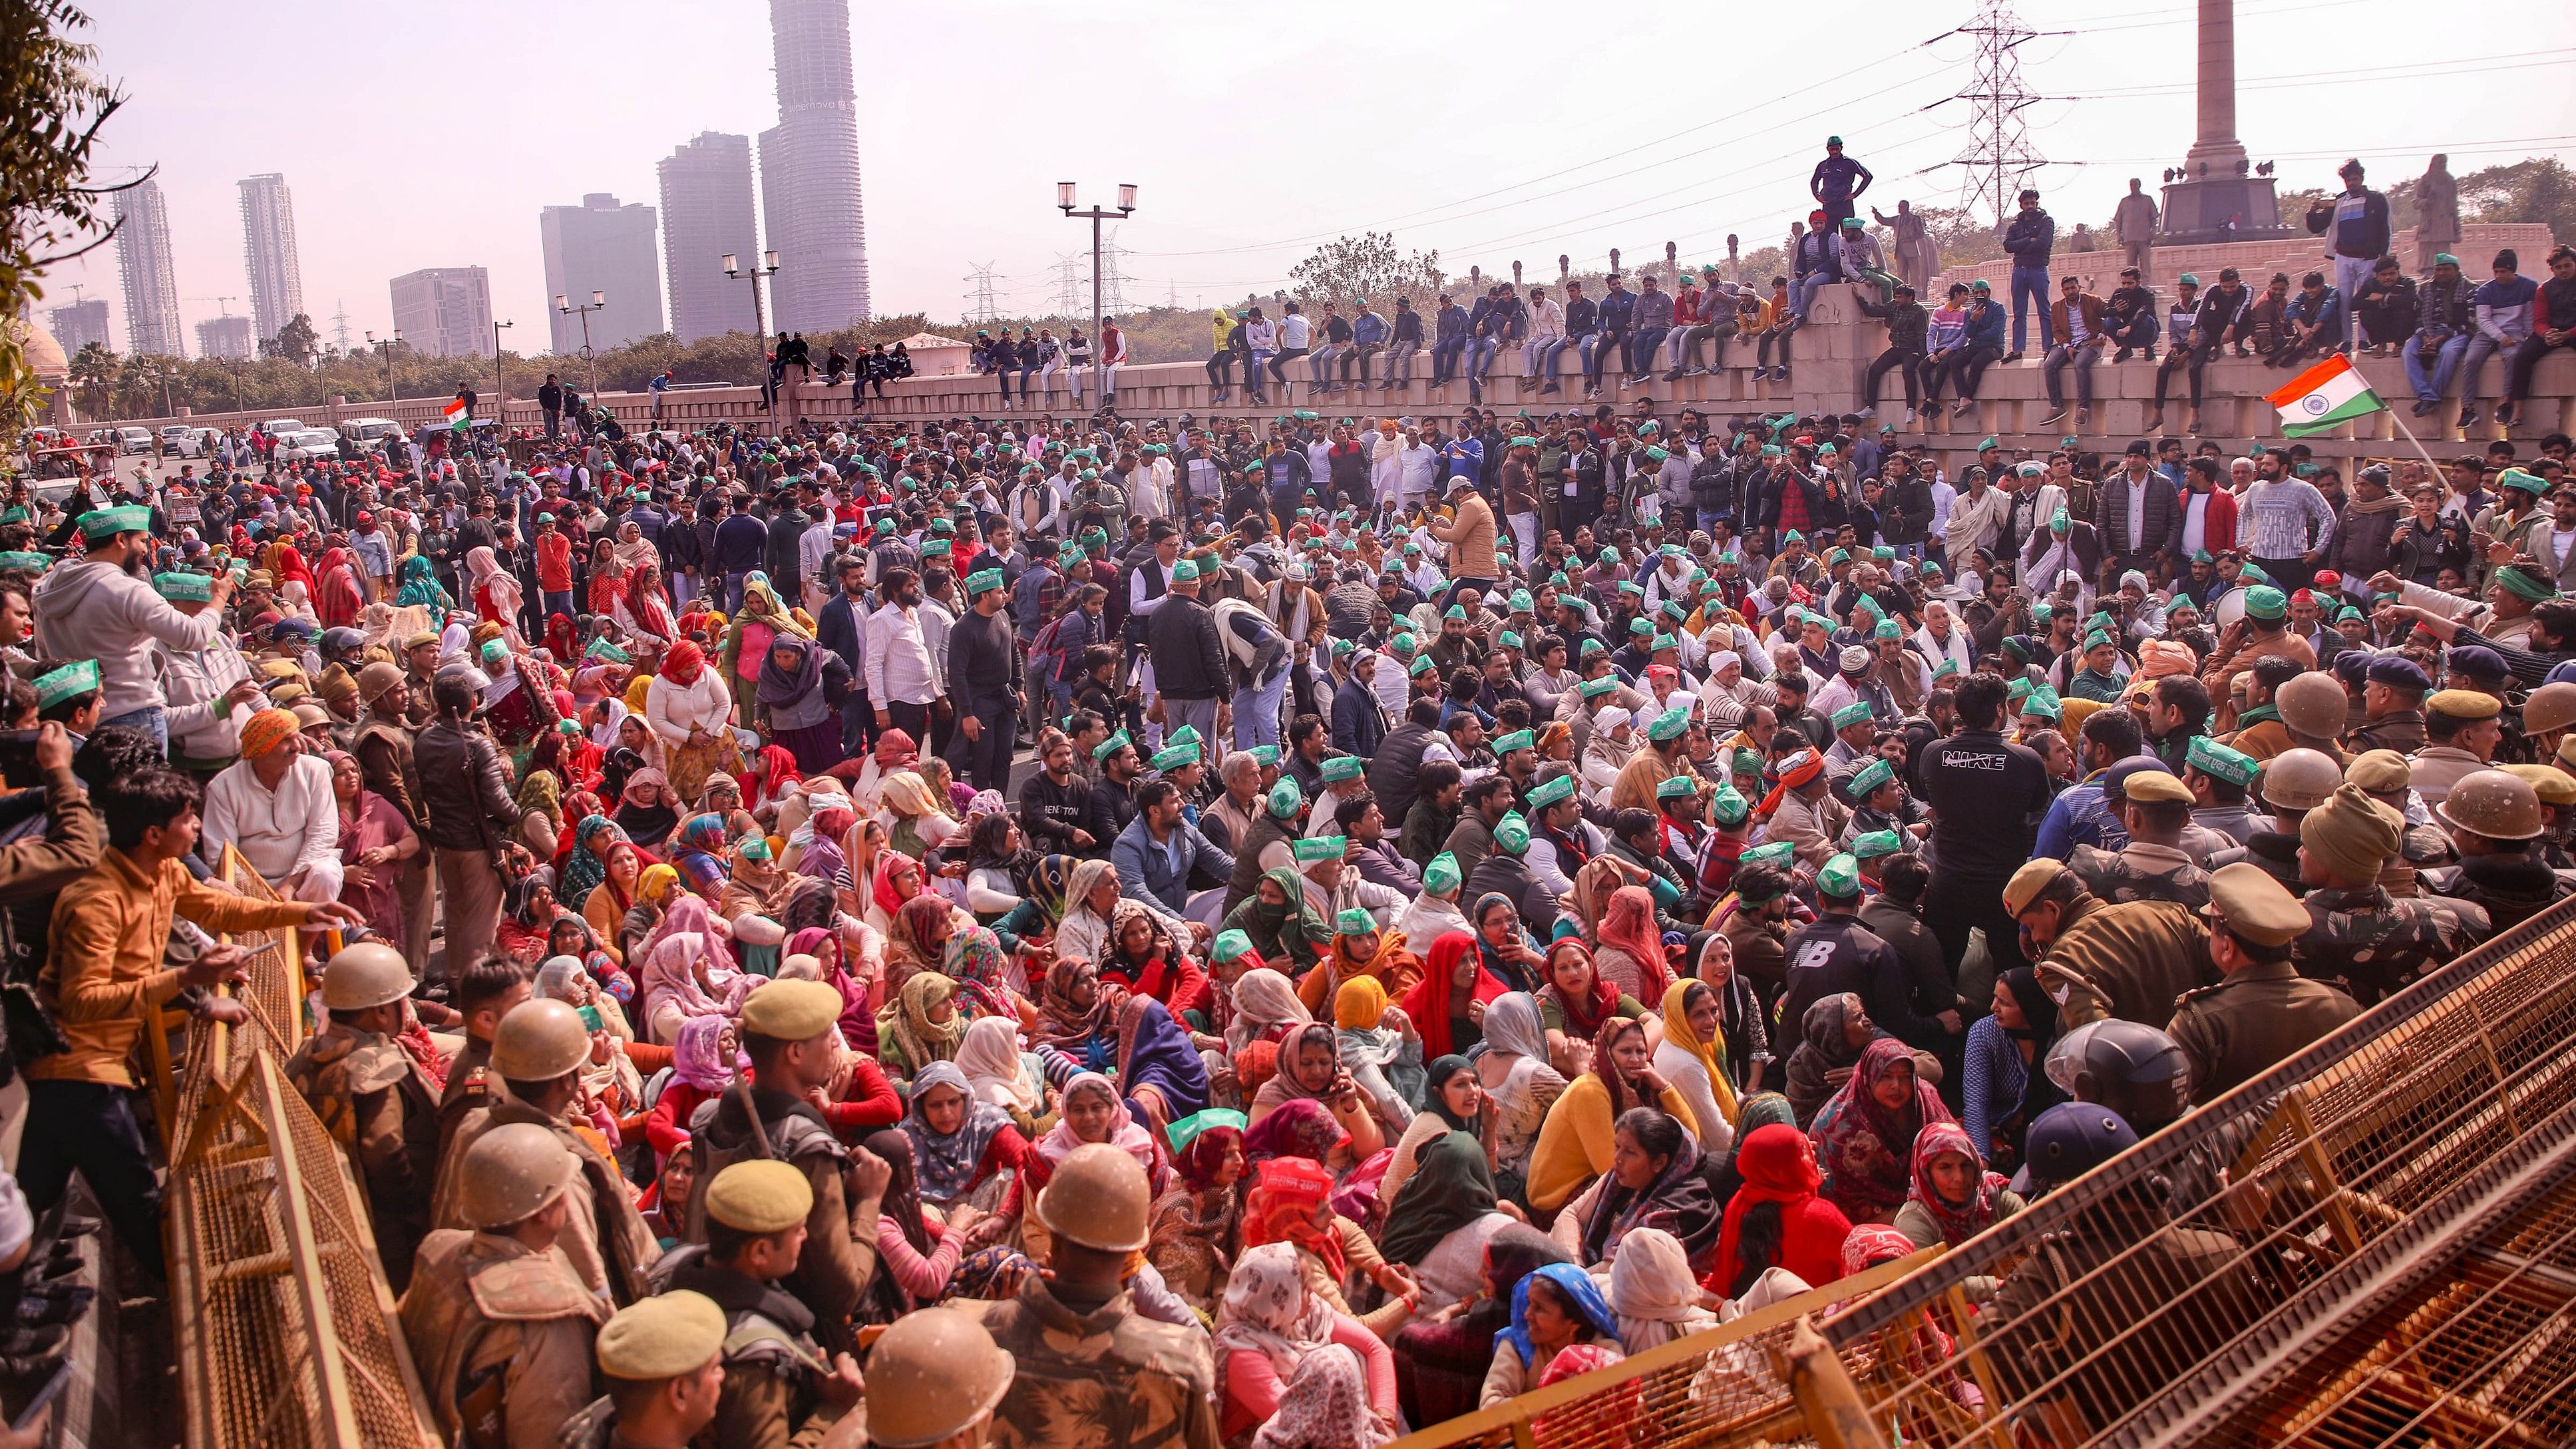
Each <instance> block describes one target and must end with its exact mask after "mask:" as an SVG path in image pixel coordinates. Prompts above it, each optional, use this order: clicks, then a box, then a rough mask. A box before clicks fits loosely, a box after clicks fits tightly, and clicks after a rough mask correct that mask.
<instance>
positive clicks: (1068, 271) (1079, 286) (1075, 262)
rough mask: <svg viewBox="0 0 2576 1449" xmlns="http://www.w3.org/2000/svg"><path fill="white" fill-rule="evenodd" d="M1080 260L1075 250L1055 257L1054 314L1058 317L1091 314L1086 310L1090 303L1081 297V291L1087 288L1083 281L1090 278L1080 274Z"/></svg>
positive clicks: (1081, 268)
mask: <svg viewBox="0 0 2576 1449" xmlns="http://www.w3.org/2000/svg"><path fill="white" fill-rule="evenodd" d="M1082 262H1083V259H1082V257H1081V255H1080V254H1079V253H1075V252H1066V253H1064V254H1063V255H1061V256H1059V257H1057V258H1056V259H1055V315H1057V316H1058V317H1072V316H1076V315H1080V316H1086V317H1087V316H1089V315H1091V314H1090V311H1089V310H1088V309H1089V307H1090V305H1091V304H1090V303H1089V302H1087V301H1085V300H1084V299H1083V293H1084V292H1085V291H1086V290H1088V289H1086V288H1085V287H1084V286H1083V283H1084V282H1086V281H1088V280H1090V279H1089V278H1087V277H1085V276H1083V274H1082V273H1083V265H1082Z"/></svg>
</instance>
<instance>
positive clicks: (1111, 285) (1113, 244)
mask: <svg viewBox="0 0 2576 1449" xmlns="http://www.w3.org/2000/svg"><path fill="white" fill-rule="evenodd" d="M1126 263H1127V249H1126V248H1124V247H1122V246H1120V245H1118V228H1116V227H1114V226H1113V227H1111V228H1110V229H1109V240H1108V241H1107V242H1106V243H1105V244H1103V246H1102V247H1101V251H1100V270H1101V278H1100V315H1102V316H1104V317H1106V316H1108V315H1110V314H1111V313H1113V312H1121V313H1123V312H1125V311H1126V310H1127V265H1126Z"/></svg>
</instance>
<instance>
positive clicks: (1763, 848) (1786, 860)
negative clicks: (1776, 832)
mask: <svg viewBox="0 0 2576 1449" xmlns="http://www.w3.org/2000/svg"><path fill="white" fill-rule="evenodd" d="M1797 859H1798V847H1796V846H1794V845H1791V844H1790V843H1789V842H1787V841H1785V840H1775V841H1772V842H1771V843H1770V844H1768V845H1757V846H1755V847H1754V848H1752V849H1751V850H1748V851H1746V852H1744V853H1743V854H1742V855H1739V856H1737V857H1736V858H1735V863H1736V865H1738V866H1739V867H1741V866H1747V865H1776V866H1779V867H1780V868H1781V869H1783V870H1786V869H1788V868H1789V866H1791V865H1792V864H1794V863H1796V861H1797ZM1763 899H1765V900H1768V899H1769V897H1767V896H1766V897H1763Z"/></svg>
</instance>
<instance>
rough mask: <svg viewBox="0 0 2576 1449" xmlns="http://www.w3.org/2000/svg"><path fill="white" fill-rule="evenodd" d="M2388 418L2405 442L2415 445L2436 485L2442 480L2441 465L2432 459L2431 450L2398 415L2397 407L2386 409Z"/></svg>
mask: <svg viewBox="0 0 2576 1449" xmlns="http://www.w3.org/2000/svg"><path fill="white" fill-rule="evenodd" d="M2388 420H2389V421H2390V422H2392V423H2395V424H2396V425H2397V431H2398V433H2399V434H2400V435H2402V436H2403V437H2404V438H2405V439H2406V441H2407V442H2409V443H2412V444H2414V445H2415V451H2416V452H2417V453H2418V454H2420V455H2421V456H2422V457H2423V459H2424V466H2425V467H2427V468H2430V469H2432V470H2433V482H2434V483H2435V484H2437V485H2438V484H2439V483H2440V482H2441V481H2442V465H2441V464H2439V463H2436V462H2434V461H2433V453H2432V450H2431V449H2429V448H2426V447H2425V446H2424V440H2423V439H2421V438H2418V437H2416V436H2415V430H2414V429H2413V428H2410V427H2408V426H2406V419H2404V418H2403V417H2400V416H2398V413H2397V409H2395V408H2389V409H2388Z"/></svg>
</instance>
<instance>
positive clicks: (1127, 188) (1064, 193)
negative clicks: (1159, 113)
mask: <svg viewBox="0 0 2576 1449" xmlns="http://www.w3.org/2000/svg"><path fill="white" fill-rule="evenodd" d="M1055 204H1056V206H1057V207H1058V208H1059V209H1061V210H1062V211H1063V212H1064V214H1065V215H1067V216H1070V217H1074V218H1076V219H1087V220H1088V221H1090V223H1091V383H1092V396H1094V397H1097V398H1101V399H1103V400H1104V401H1105V400H1106V399H1107V395H1108V389H1107V388H1106V386H1104V384H1103V378H1104V376H1105V369H1106V367H1107V366H1108V357H1109V349H1108V348H1106V347H1104V346H1102V345H1101V342H1100V224H1101V223H1102V222H1104V221H1107V220H1110V219H1111V218H1113V217H1114V218H1119V219H1124V218H1125V217H1127V216H1128V215H1129V214H1130V213H1132V212H1134V211H1135V209H1136V188H1135V187H1134V186H1133V185H1124V186H1121V187H1119V188H1118V209H1117V210H1115V211H1111V210H1108V209H1106V208H1104V207H1098V206H1095V207H1092V208H1091V209H1089V210H1088V211H1076V210H1074V206H1075V202H1074V199H1073V183H1072V182H1070V181H1059V182H1057V183H1056V184H1055Z"/></svg>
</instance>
